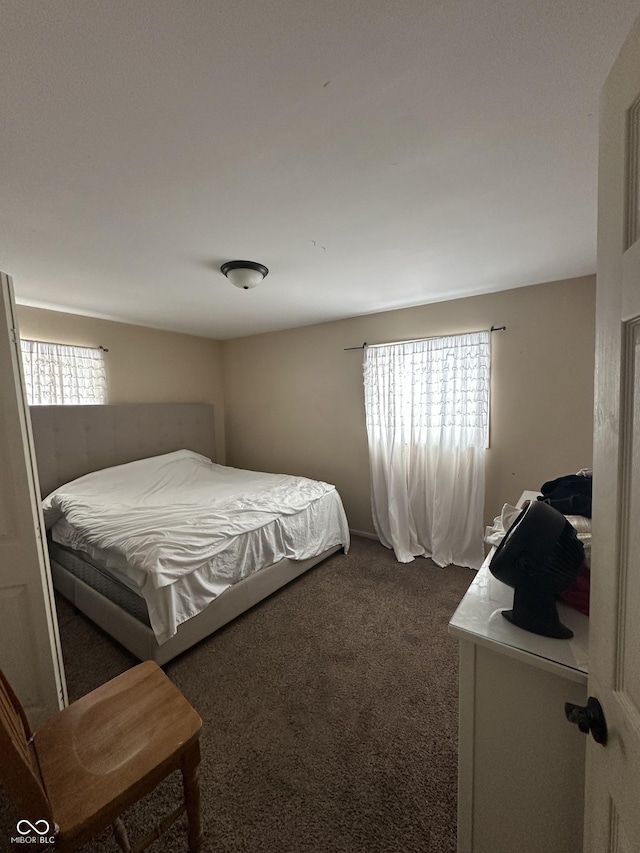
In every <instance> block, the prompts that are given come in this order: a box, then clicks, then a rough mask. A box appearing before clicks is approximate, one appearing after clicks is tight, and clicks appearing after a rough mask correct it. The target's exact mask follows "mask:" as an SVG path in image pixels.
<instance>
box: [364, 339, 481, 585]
mask: <svg viewBox="0 0 640 853" xmlns="http://www.w3.org/2000/svg"><path fill="white" fill-rule="evenodd" d="M490 365H491V345H490V333H489V332H488V331H486V332H474V333H471V334H465V335H452V336H449V337H443V338H431V339H426V340H421V341H410V342H407V343H401V344H388V345H384V346H370V347H365V360H364V390H365V409H366V423H367V437H368V442H369V463H370V468H371V490H372V491H371V504H372V512H373V523H374V526H375V529H376V532H377V534H378V536H379V538H380V541H381V542H382V544H383V545H385V546H386V547H387V548H393V550H394V551H395V554H396V558H397V559H398V561H399V562H401V563H408V562H411V560H413V559H414V557H417V556H425V557H430V558H431V559H432V560H433V561H434V562H435V563H436V564H437V565H439V566H447V565H449V564H450V563H455V564H456V565H458V566H470V567H472V568H479V567H480V565H481V564H482V561H483V559H484V547H483V542H482V535H483V511H484V470H485V454H486V448H487V446H488V436H489V388H490Z"/></svg>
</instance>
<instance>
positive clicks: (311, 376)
mask: <svg viewBox="0 0 640 853" xmlns="http://www.w3.org/2000/svg"><path fill="white" fill-rule="evenodd" d="M594 324H595V276H588V277H585V278H579V279H572V280H569V281H561V282H553V283H550V284H541V285H536V286H533V287H526V288H520V289H517V290H510V291H505V292H502V293H494V294H489V295H483V296H475V297H470V298H466V299H458V300H452V301H450V302H440V303H436V304H431V305H423V306H419V307H416V308H406V309H402V310H398V311H389V312H384V313H380V314H373V315H368V316H364V317H355V318H352V319H348V320H340V321H336V322H331V323H323V324H319V325H315V326H306V327H302V328H298V329H291V330H287V331H283V332H276V333H271V334H264V335H255V336H251V337H247V338H239V339H236V340H232V341H224V342H223V345H222V346H223V360H224V380H225V412H226V415H225V421H226V441H227V461H228V464H230V465H234V466H237V467H244V468H252V469H257V470H264V471H281V472H285V473H292V474H299V475H304V476H310V477H314V478H318V479H323V480H327V481H329V482H332V483H335V484H336V486H337V487H338V489H339V491H340V493H341V495H342V498H343V501H344V504H345V508H346V511H347V515H348V517H349V523H350V525H351V527H352V528H353V529H355V530H362V531H365V532H372V531H373V527H372V522H371V512H370V498H369V468H368V456H367V442H366V432H365V421H364V396H363V384H362V355H363V353H362V351H361V350H355V351H351V352H345V351H344V348H345V347H352V346H357V345H358V344H361V343H362V342H364V341H367V342H368V343H383V342H385V341H396V340H406V339H411V338H419V337H428V336H430V335H441V334H450V333H455V332H464V331H474V330H476V329H482V328H485V329H486V328H489V327H490V326H491V325H495V326H502V325H506V326H507V330H506V331H505V332H496V333H494V334H493V336H492V344H493V358H492V406H491V447H490V449H489V451H488V457H487V488H486V502H485V519H486V521H491V520H492V519H493V517H494V516H495V515H497V514H498V513H499V511H500V509H501V507H502V504H503V503H504V502H514V501H515V500H517V498H518V497H519V495H520V493H521V491H522V490H523V489H525V488H534V489H535V488H539V487H540V486H541V485H542V483H543V482H545V481H546V480H548V479H552V478H554V477H557V476H561V475H563V474H567V473H572V472H575V471H577V470H578V469H580V468H582V467H585V466H590V465H591V454H592V424H593V366H594Z"/></svg>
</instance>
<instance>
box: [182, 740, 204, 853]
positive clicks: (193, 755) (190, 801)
mask: <svg viewBox="0 0 640 853" xmlns="http://www.w3.org/2000/svg"><path fill="white" fill-rule="evenodd" d="M199 772H200V744H199V742H198V741H196V742H195V743H194V744H193V746H192V747H191V748H190V749H188V750H187V752H185V754H184V755H183V757H182V785H183V789H184V804H185V809H186V812H187V839H188V843H189V853H199V850H200V844H201V841H202V839H201V836H200V781H199Z"/></svg>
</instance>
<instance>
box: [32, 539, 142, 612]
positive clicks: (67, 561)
mask: <svg viewBox="0 0 640 853" xmlns="http://www.w3.org/2000/svg"><path fill="white" fill-rule="evenodd" d="M47 544H48V546H49V556H50V557H51V559H52V560H53V561H55V562H56V563H57V564H58V565H59V566H62V568H63V569H66V570H67V571H68V572H69V573H70V574H72V575H73V576H74V577H76V578H79V579H80V580H81V581H83V582H84V583H86V584H87V586H90V587H91V588H92V589H95V590H96V592H99V593H100V595H103V596H104V597H105V598H107V599H109V601H112V602H113V603H114V604H116V605H117V606H118V607H119V608H120V609H121V610H124V612H125V613H128V614H129V615H130V616H133V618H134V619H137V620H138V622H142V624H143V625H146V626H147V627H148V628H150V627H151V622H150V621H149V611H148V610H147V604H146V602H145V600H144V598H143V597H142V596H141V595H140V594H139V593H138V592H134V591H133V590H132V589H131V588H130V587H129V586H128V585H127V584H125V583H123V582H122V580H121V579H120V578H116V577H114V575H113V574H112V573H111V572H110V571H109V569H107V568H105V567H104V566H101V565H100V564H99V563H98V562H97V561H96V560H93V559H92V558H91V557H90V556H89V554H85V553H84V552H83V551H72V550H71V549H70V548H65V547H64V546H63V545H58V543H57V542H53V541H52V540H51V539H49V540H48V543H47Z"/></svg>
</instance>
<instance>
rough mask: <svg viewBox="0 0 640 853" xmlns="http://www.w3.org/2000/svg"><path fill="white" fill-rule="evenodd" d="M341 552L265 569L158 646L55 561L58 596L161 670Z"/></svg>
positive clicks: (138, 624)
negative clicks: (178, 656)
mask: <svg viewBox="0 0 640 853" xmlns="http://www.w3.org/2000/svg"><path fill="white" fill-rule="evenodd" d="M341 550H342V545H335V546H334V547H332V548H329V549H328V550H326V551H324V552H323V553H322V554H319V555H318V556H316V557H311V558H309V559H308V560H289V559H284V560H280V562H279V563H275V564H274V565H273V566H268V567H267V568H264V569H261V570H260V571H259V572H256V573H255V574H252V575H250V576H249V577H247V578H245V579H244V580H241V581H239V582H238V583H236V584H234V585H233V586H232V587H230V588H229V589H227V590H226V591H225V592H223V593H222V595H220V596H218V598H217V599H216V600H215V606H214V607H212V606H211V605H209V607H207V608H206V609H205V610H203V611H202V612H201V613H199V614H198V615H197V616H193V617H192V618H191V619H188V620H187V621H186V622H183V623H182V625H180V626H179V627H178V633H177V634H175V636H173V637H171V639H169V640H167V641H166V642H165V643H162V645H158V643H157V641H156V638H155V635H154V633H153V631H152V630H151V628H149V627H148V626H147V625H144V624H143V623H142V622H139V621H138V620H137V619H135V618H134V617H133V616H131V615H129V614H128V613H125V612H124V611H123V610H121V609H120V608H119V607H118V606H117V605H116V604H114V603H113V602H112V601H109V599H108V598H105V597H104V596H103V595H101V594H100V593H99V592H96V590H95V589H93V588H92V587H90V586H89V585H88V584H86V583H85V582H84V581H82V580H80V579H79V578H77V577H76V576H75V575H73V574H71V572H69V571H68V570H67V569H65V568H63V566H61V565H60V564H59V563H56V562H55V560H51V573H52V575H53V584H54V587H55V589H56V590H57V592H59V593H60V594H61V595H62V596H64V598H66V599H67V600H68V601H70V602H71V604H73V605H74V607H76V608H77V609H78V610H79V611H80V612H81V613H84V614H85V616H88V617H89V619H91V621H92V622H95V623H96V625H99V627H100V628H102V630H103V631H105V632H106V633H107V634H109V635H110V636H111V637H113V638H114V640H117V641H118V642H119V643H120V644H121V645H123V646H124V647H125V648H126V649H128V650H129V651H130V652H131V654H133V655H135V657H137V658H139V659H140V660H153V661H155V662H156V663H157V664H159V665H160V666H163V665H164V664H166V663H168V662H169V661H170V660H172V659H173V658H174V657H176V656H177V655H180V654H182V653H183V652H185V651H186V650H187V649H189V648H191V646H193V645H195V644H196V643H199V642H200V641H201V640H204V639H205V638H206V637H208V636H209V635H210V634H212V633H213V632H214V631H217V630H218V628H221V627H222V626H223V625H226V624H227V623H228V622H231V620H232V619H235V618H236V617H237V616H239V615H240V614H241V613H244V612H245V610H248V609H249V608H250V607H253V606H254V604H257V603H258V602H259V601H262V600H263V599H265V598H267V597H268V596H269V595H271V593H272V592H275V591H276V590H278V589H280V588H281V587H283V586H285V584H288V583H289V581H292V580H294V579H295V578H297V577H298V576H299V575H301V574H303V573H304V572H306V571H307V570H308V569H310V568H312V567H313V566H315V565H316V564H317V563H320V562H322V560H326V558H327V557H330V556H331V555H332V554H335V553H337V552H338V551H341Z"/></svg>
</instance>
